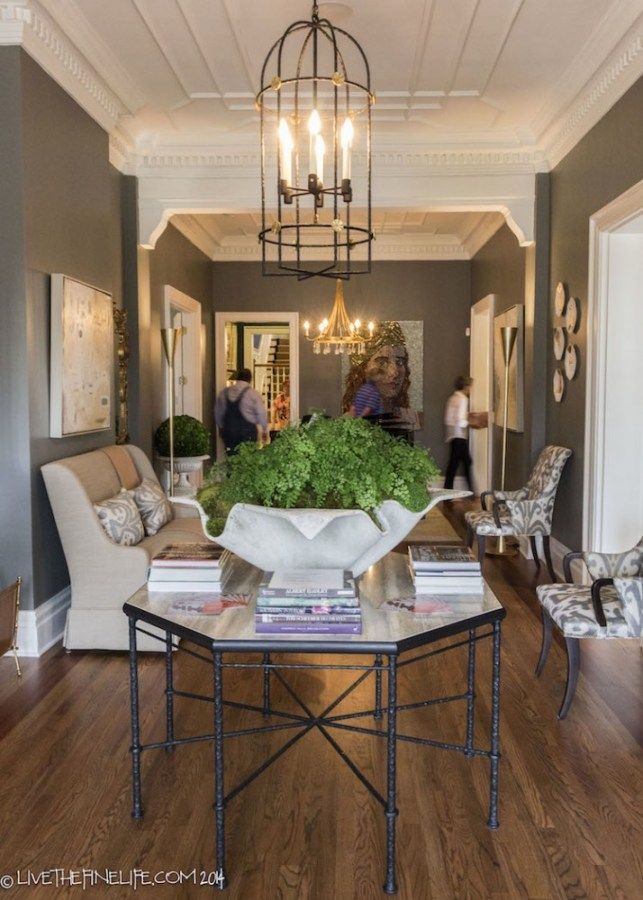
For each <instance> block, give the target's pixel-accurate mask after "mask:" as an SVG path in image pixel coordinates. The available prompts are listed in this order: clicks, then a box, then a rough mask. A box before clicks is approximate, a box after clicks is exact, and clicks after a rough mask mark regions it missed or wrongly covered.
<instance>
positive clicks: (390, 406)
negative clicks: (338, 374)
mask: <svg viewBox="0 0 643 900" xmlns="http://www.w3.org/2000/svg"><path fill="white" fill-rule="evenodd" d="M423 352H424V323H423V322H395V321H385V322H378V323H377V325H376V328H375V334H374V338H373V340H372V341H371V342H370V343H367V344H366V346H365V348H364V353H363V354H359V355H357V356H351V357H350V358H347V357H344V358H343V359H342V377H343V381H344V396H343V399H342V408H343V410H344V411H346V410H348V409H349V408H350V405H351V403H352V402H353V399H354V397H355V395H356V393H357V391H358V390H359V389H360V387H361V386H362V385H363V384H364V383H365V382H366V381H370V382H372V383H373V384H374V385H376V387H377V389H378V391H379V394H380V397H381V400H382V405H383V406H384V410H385V412H387V413H393V414H399V413H400V412H401V411H402V410H407V411H408V410H413V411H414V415H415V413H421V412H422V380H423V374H422V373H423V367H424V358H423Z"/></svg>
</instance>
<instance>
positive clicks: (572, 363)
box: [565, 344, 578, 381]
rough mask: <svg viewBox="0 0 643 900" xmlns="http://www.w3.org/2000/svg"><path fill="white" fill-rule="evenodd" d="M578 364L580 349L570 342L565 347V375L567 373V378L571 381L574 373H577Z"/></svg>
mask: <svg viewBox="0 0 643 900" xmlns="http://www.w3.org/2000/svg"><path fill="white" fill-rule="evenodd" d="M577 366H578V351H577V349H576V347H575V346H574V344H568V345H567V347H566V348H565V375H567V379H568V380H569V381H571V380H572V378H573V377H574V375H575V374H576V367H577Z"/></svg>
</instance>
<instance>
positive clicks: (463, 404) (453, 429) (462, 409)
mask: <svg viewBox="0 0 643 900" xmlns="http://www.w3.org/2000/svg"><path fill="white" fill-rule="evenodd" d="M472 384H473V379H471V378H469V377H468V376H466V375H459V376H458V377H457V378H456V380H455V384H454V387H455V391H454V392H453V394H451V396H450V397H449V399H448V400H447V402H446V405H445V407H444V439H445V441H446V443H447V444H449V465H448V466H447V471H446V475H445V477H444V486H445V488H452V487H453V480H454V478H455V476H456V474H457V471H458V469H459V468H460V466H462V467H463V469H464V477H465V478H466V480H467V484H468V485H469V490H471V491H473V481H472V478H471V456H470V454H469V428H486V427H487V414H486V413H470V412H469V395H470V393H471V385H472Z"/></svg>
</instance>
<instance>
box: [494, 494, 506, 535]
mask: <svg viewBox="0 0 643 900" xmlns="http://www.w3.org/2000/svg"><path fill="white" fill-rule="evenodd" d="M505 505H506V504H505V501H504V500H494V501H493V506H492V507H491V512H492V513H493V521H494V522H495V523H496V528H499V529H500V531H502V522H501V520H500V507H501V506H505Z"/></svg>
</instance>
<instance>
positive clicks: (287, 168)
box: [279, 119, 294, 187]
mask: <svg viewBox="0 0 643 900" xmlns="http://www.w3.org/2000/svg"><path fill="white" fill-rule="evenodd" d="M293 147H294V143H293V139H292V135H291V133H290V128H289V127H288V122H286V120H285V119H282V120H281V121H280V122H279V148H280V157H281V177H282V179H283V180H284V181H285V182H286V184H287V185H288V186H289V187H290V186H291V185H292V151H293Z"/></svg>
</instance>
